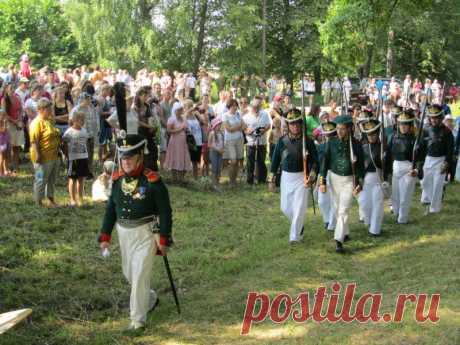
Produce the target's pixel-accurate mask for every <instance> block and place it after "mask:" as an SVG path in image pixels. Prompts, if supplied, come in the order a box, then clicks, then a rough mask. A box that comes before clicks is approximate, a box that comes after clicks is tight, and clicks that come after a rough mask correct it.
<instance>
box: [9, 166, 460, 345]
mask: <svg viewBox="0 0 460 345" xmlns="http://www.w3.org/2000/svg"><path fill="white" fill-rule="evenodd" d="M89 186H90V183H89V182H88V183H87V186H86V187H87V191H89V190H90V188H89ZM224 189H225V188H224ZM31 192H32V178H31V175H30V174H24V176H21V178H17V179H14V180H11V181H8V183H5V181H4V180H0V194H1V195H2V198H0V207H1V208H2V210H3V212H0V223H1V224H6V225H7V226H6V227H4V228H2V230H1V231H0V242H1V245H0V275H1V276H0V280H1V282H2V283H1V284H0V297H1V298H0V309H1V310H13V309H18V308H20V307H21V306H30V307H32V308H33V309H34V314H33V316H32V321H33V322H32V323H31V324H23V325H21V327H18V328H16V329H15V330H14V332H12V333H9V334H8V333H7V334H5V335H2V338H1V341H0V343H1V344H2V345H26V344H27V345H29V344H34V345H51V344H65V345H67V344H68V345H141V344H142V345H146V344H160V345H162V344H163V345H179V344H180V345H212V344H218V345H259V344H260V345H306V344H307V345H309V344H312V345H318V344H321V345H336V344H338V345H361V344H362V345H368V344H372V345H401V344H414V345H415V344H417V345H419V344H423V345H438V344H439V345H441V344H442V345H457V344H459V341H458V339H459V337H460V335H459V333H458V325H459V324H460V304H459V301H460V291H459V289H458V287H459V286H460V285H459V284H460V280H459V278H458V277H459V273H460V272H459V267H460V262H459V255H458V253H459V251H458V250H459V243H460V228H459V222H458V214H459V204H460V185H459V184H454V185H452V186H449V188H448V193H447V194H446V200H445V204H446V208H445V209H443V212H442V213H441V215H439V216H434V217H427V218H423V216H422V214H423V210H422V207H421V206H420V205H419V203H418V202H414V203H413V208H412V210H411V215H413V222H412V223H411V224H409V225H408V226H397V225H395V224H394V220H393V222H392V217H391V215H390V214H389V211H388V209H387V210H386V214H385V223H384V228H383V236H382V237H381V238H378V239H373V238H369V236H368V235H367V229H366V228H365V227H364V225H362V224H361V223H358V219H357V207H356V203H355V204H354V206H353V209H352V213H351V215H350V220H351V224H350V231H351V237H352V240H351V241H350V242H349V243H347V249H349V253H347V255H344V256H338V255H337V254H336V253H335V252H334V242H333V235H332V233H331V232H326V231H324V229H323V224H322V220H321V218H320V216H319V215H316V216H315V215H313V212H312V209H311V207H310V208H309V209H308V211H307V212H308V215H307V219H306V230H307V231H306V233H305V240H304V242H303V243H302V244H299V245H298V246H295V247H291V246H289V245H288V239H289V238H288V236H289V222H288V221H287V219H286V218H285V217H284V216H283V215H282V213H281V211H280V209H279V194H272V193H268V192H267V190H266V188H265V187H255V188H247V187H246V186H245V185H242V186H240V187H238V188H237V189H236V190H235V191H229V190H225V191H224V192H223V193H222V194H216V193H212V192H209V191H208V190H207V189H206V186H202V185H200V184H199V183H191V184H190V186H189V187H187V188H182V187H177V186H172V187H171V188H170V196H171V201H172V207H173V210H174V214H173V217H174V219H173V224H174V236H175V238H176V245H175V247H174V249H173V250H171V252H170V254H169V257H170V264H171V270H172V272H173V276H174V278H175V280H176V282H177V285H178V287H179V299H180V302H181V307H182V310H183V312H182V314H181V315H180V316H178V315H177V312H176V310H175V306H174V301H173V298H172V295H171V293H170V292H169V282H168V280H167V277H166V275H165V272H164V267H163V265H162V262H161V261H159V260H155V261H154V268H153V272H154V277H153V287H154V288H155V289H157V292H158V293H159V296H160V299H161V303H160V305H159V308H158V310H156V311H155V312H154V313H152V314H151V315H149V316H148V320H147V328H146V330H145V332H144V334H143V335H142V336H140V337H138V338H130V337H127V336H126V335H124V334H122V330H123V329H124V328H125V327H127V326H128V324H129V311H128V309H129V285H128V283H127V282H126V280H125V278H124V277H123V274H122V272H121V267H120V266H121V265H120V253H119V248H118V237H117V234H116V232H114V238H113V246H112V255H111V257H110V259H109V260H103V259H102V258H101V256H100V252H99V250H98V246H97V243H96V240H95V239H96V234H97V232H98V230H99V227H100V224H101V219H102V215H103V213H104V205H102V204H97V205H92V204H91V203H90V202H89V204H88V205H87V206H85V207H83V208H79V209H70V208H65V207H63V208H60V209H57V210H50V209H39V208H36V207H35V206H34V205H33V201H32V194H31ZM418 193H419V191H418ZM3 196H4V197H3ZM56 196H57V200H59V202H60V203H65V202H66V201H67V200H68V195H67V192H66V190H65V180H64V178H63V176H60V178H59V183H58V186H57V195H56ZM418 197H419V194H417V196H416V198H418ZM336 281H337V282H340V283H341V284H342V288H344V287H345V285H346V284H347V283H348V282H356V283H357V289H356V296H355V299H356V298H359V296H360V295H361V294H363V293H366V292H376V293H377V292H382V293H383V294H384V296H383V297H384V298H383V301H382V311H383V312H393V310H394V301H395V297H396V296H397V295H398V294H399V293H417V292H427V293H440V294H441V304H440V308H441V309H440V310H439V311H438V314H439V315H440V317H441V321H440V322H439V323H438V324H435V325H432V324H430V323H425V324H417V323H416V322H415V321H414V318H413V312H414V309H415V307H414V306H408V309H407V315H405V317H404V322H402V323H400V324H383V323H378V324H370V323H366V324H359V323H356V322H353V323H351V324H344V323H341V322H338V323H335V324H331V323H327V322H323V323H315V322H306V323H304V324H301V325H299V324H296V323H294V322H293V321H287V322H286V323H285V324H282V325H275V324H273V323H272V322H271V321H270V320H269V319H267V320H265V321H264V322H262V323H259V324H254V325H253V328H252V329H251V332H250V334H249V335H248V336H245V337H242V336H240V331H241V323H242V319H243V314H244V310H245V305H246V299H247V294H248V292H249V291H257V292H265V293H267V294H269V296H270V297H271V298H273V297H274V296H275V295H277V294H279V293H280V292H286V293H288V294H290V295H291V296H292V297H294V298H295V297H296V296H297V295H298V294H299V293H301V292H305V291H309V292H310V296H312V293H314V292H315V291H316V289H317V288H318V287H319V286H325V287H326V288H327V292H328V293H330V289H331V283H332V282H336ZM411 313H412V314H411Z"/></svg>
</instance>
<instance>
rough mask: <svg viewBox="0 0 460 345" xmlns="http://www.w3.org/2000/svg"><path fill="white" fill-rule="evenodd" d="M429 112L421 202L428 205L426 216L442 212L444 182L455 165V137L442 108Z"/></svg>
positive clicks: (432, 108) (425, 134)
mask: <svg viewBox="0 0 460 345" xmlns="http://www.w3.org/2000/svg"><path fill="white" fill-rule="evenodd" d="M427 110H428V112H427V115H428V117H429V124H428V126H426V127H425V128H424V129H423V144H424V147H425V148H426V157H425V164H424V165H423V180H422V183H421V184H422V198H421V202H422V203H423V204H425V205H427V210H426V214H428V213H438V212H440V211H441V204H442V193H443V187H444V181H445V180H446V174H447V172H448V171H449V167H451V166H453V164H454V163H453V161H454V136H453V135H452V132H451V131H450V129H449V128H447V127H446V126H445V125H444V124H443V122H442V120H443V115H444V112H443V110H442V107H441V106H440V105H432V106H431V107H428V109H427Z"/></svg>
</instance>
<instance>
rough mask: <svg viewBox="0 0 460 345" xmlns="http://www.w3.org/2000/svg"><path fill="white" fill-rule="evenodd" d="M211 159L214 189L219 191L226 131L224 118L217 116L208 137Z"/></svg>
mask: <svg viewBox="0 0 460 345" xmlns="http://www.w3.org/2000/svg"><path fill="white" fill-rule="evenodd" d="M208 147H209V159H210V161H211V166H212V181H213V184H214V189H216V190H217V191H219V180H220V175H221V172H222V156H223V154H224V133H223V131H222V120H221V118H220V117H216V118H215V119H214V120H212V122H211V132H210V133H209V137H208Z"/></svg>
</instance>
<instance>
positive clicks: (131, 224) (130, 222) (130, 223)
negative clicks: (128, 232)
mask: <svg viewBox="0 0 460 345" xmlns="http://www.w3.org/2000/svg"><path fill="white" fill-rule="evenodd" d="M154 218H155V217H154V216H149V217H144V218H138V219H117V223H118V224H120V225H121V226H122V227H124V228H137V227H139V226H142V225H145V224H149V223H152V222H153V220H154Z"/></svg>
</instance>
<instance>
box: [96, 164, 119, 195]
mask: <svg viewBox="0 0 460 345" xmlns="http://www.w3.org/2000/svg"><path fill="white" fill-rule="evenodd" d="M114 169H115V163H114V162H113V161H105V162H104V165H103V172H102V174H101V175H99V176H98V177H97V179H96V181H94V183H93V187H92V191H91V192H92V193H91V194H92V199H93V201H107V200H108V198H109V195H110V176H112V172H113V171H114Z"/></svg>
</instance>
